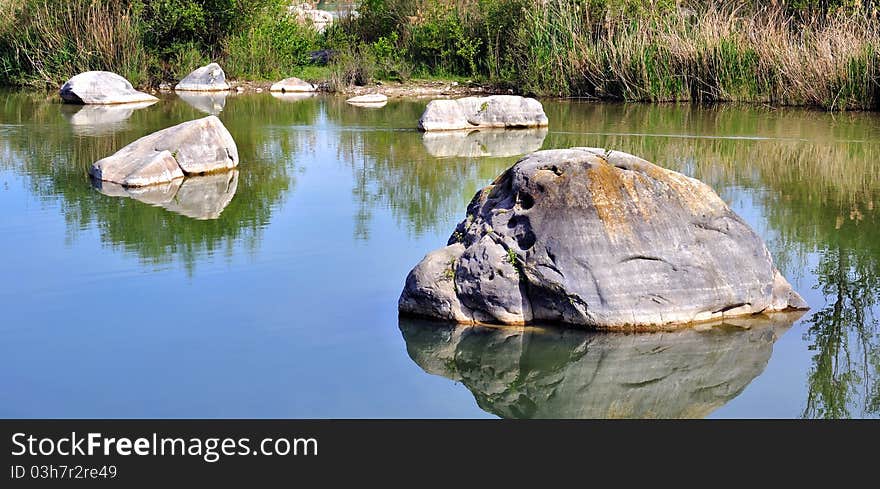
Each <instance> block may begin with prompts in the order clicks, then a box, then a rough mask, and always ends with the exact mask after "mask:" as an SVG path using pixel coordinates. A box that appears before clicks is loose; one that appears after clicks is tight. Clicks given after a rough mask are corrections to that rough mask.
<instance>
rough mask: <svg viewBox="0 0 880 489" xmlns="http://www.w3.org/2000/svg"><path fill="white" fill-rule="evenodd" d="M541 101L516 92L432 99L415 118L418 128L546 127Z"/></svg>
mask: <svg viewBox="0 0 880 489" xmlns="http://www.w3.org/2000/svg"><path fill="white" fill-rule="evenodd" d="M547 124H548V119H547V115H546V114H544V106H542V105H541V102H539V101H537V100H535V99H533V98H526V97H520V96H516V95H492V96H489V97H464V98H459V99H454V100H443V99H441V100H432V101H431V102H429V103H428V106H427V107H426V108H425V112H424V113H423V114H422V117H421V118H419V129H421V130H422V131H456V130H461V129H479V128H508V129H511V128H524V127H544V126H547Z"/></svg>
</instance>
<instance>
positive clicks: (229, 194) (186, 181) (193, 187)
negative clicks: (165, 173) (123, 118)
mask: <svg viewBox="0 0 880 489" xmlns="http://www.w3.org/2000/svg"><path fill="white" fill-rule="evenodd" d="M92 184H93V185H94V187H95V188H96V189H97V190H98V191H99V192H101V193H102V194H104V195H109V196H111V197H128V198H131V199H134V200H138V201H140V202H144V203H146V204H149V205H153V206H157V207H162V208H165V209H167V210H169V211H171V212H176V213H177V214H181V215H184V216H186V217H191V218H193V219H199V220H203V219H217V218H218V217H220V214H221V213H222V212H223V209H225V208H226V206H227V205H229V203H230V202H232V198H233V197H234V196H235V191H236V190H237V189H238V170H232V171H227V172H221V173H213V174H210V175H199V176H192V177H186V178H178V179H176V180H172V181H170V182H165V183H162V184H158V185H151V186H149V187H124V186H122V185H119V184H117V183H112V182H103V181H100V180H94V181H93V182H92Z"/></svg>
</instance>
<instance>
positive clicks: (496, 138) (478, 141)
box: [422, 127, 547, 158]
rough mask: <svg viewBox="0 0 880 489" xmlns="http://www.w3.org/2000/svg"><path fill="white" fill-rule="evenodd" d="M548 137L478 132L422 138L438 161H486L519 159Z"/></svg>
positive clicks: (530, 132) (534, 132)
mask: <svg viewBox="0 0 880 489" xmlns="http://www.w3.org/2000/svg"><path fill="white" fill-rule="evenodd" d="M545 137H547V128H546V127H539V128H532V129H516V130H507V129H480V130H476V131H470V132H468V131H437V132H426V133H424V134H423V135H422V144H424V145H425V149H426V150H427V151H428V154H430V155H431V156H434V157H435V158H450V157H459V158H484V157H495V158H500V157H510V156H519V155H524V154H526V153H531V152H533V151H538V150H539V149H541V146H542V145H543V144H544V138H545Z"/></svg>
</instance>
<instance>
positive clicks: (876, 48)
mask: <svg viewBox="0 0 880 489" xmlns="http://www.w3.org/2000/svg"><path fill="white" fill-rule="evenodd" d="M878 6H880V5H878ZM359 11H360V17H359V18H358V19H357V20H355V21H352V22H350V23H343V24H341V25H340V28H341V29H343V30H345V32H346V34H347V35H348V36H350V37H351V38H352V39H355V40H357V42H358V43H360V44H354V45H355V46H359V47H358V48H356V49H355V51H356V52H355V55H354V56H348V57H347V58H346V61H347V63H348V64H349V66H348V68H347V71H348V72H359V71H365V72H368V73H369V72H371V71H374V70H371V69H370V67H373V66H375V65H376V64H377V63H379V62H380V60H379V61H377V59H376V56H375V51H376V49H375V47H376V46H378V45H381V44H388V43H389V41H390V40H393V47H392V48H391V49H388V48H386V49H385V50H386V51H390V52H395V53H397V55H398V56H399V58H400V59H402V60H403V61H404V62H405V64H407V65H408V70H407V71H409V72H412V73H415V74H417V75H421V76H424V75H433V76H447V77H448V76H457V77H469V78H474V79H479V80H482V81H487V82H490V83H494V84H496V85H502V86H511V87H515V88H516V89H517V90H518V91H521V92H525V93H532V94H538V95H558V96H586V97H594V98H601V99H615V100H627V101H685V100H689V101H694V102H701V103H711V102H718V101H746V102H762V103H773V104H792V105H813V106H820V107H824V108H828V109H876V108H880V107H878V103H880V101H878V76H880V73H878V59H877V54H878V52H880V27H878V20H877V18H876V7H875V5H874V2H873V1H871V0H867V1H862V0H860V1H852V0H823V1H819V0H788V1H786V0H779V1H778V2H773V3H772V4H771V3H769V2H759V1H752V2H735V3H733V2H716V1H698V0H694V1H689V2H688V1H683V0H678V1H676V0H654V1H639V0H555V1H548V0H463V1H455V2H453V1H444V0H364V1H362V2H360V6H359ZM349 45H353V44H352V43H349ZM352 59H355V60H356V59H361V60H363V64H364V65H366V67H367V69H364V70H358V67H357V66H352V65H351V64H352V63H351V61H352Z"/></svg>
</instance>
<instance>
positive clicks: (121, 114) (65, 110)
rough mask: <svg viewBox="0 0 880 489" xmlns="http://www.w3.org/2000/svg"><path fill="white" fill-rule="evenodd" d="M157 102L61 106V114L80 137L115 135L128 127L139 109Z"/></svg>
mask: <svg viewBox="0 0 880 489" xmlns="http://www.w3.org/2000/svg"><path fill="white" fill-rule="evenodd" d="M155 103H156V101H155V100H153V101H150V102H132V103H128V104H114V105H69V104H64V105H62V106H61V113H62V114H63V115H64V117H65V118H66V119H67V121H68V122H69V123H70V125H71V126H73V132H74V134H77V135H80V136H99V135H103V134H113V133H114V132H118V131H121V130H124V129H126V128H127V127H128V119H129V118H130V117H131V116H132V114H134V111H136V110H138V109H144V108H147V107H149V106H151V105H153V104H155Z"/></svg>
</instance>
